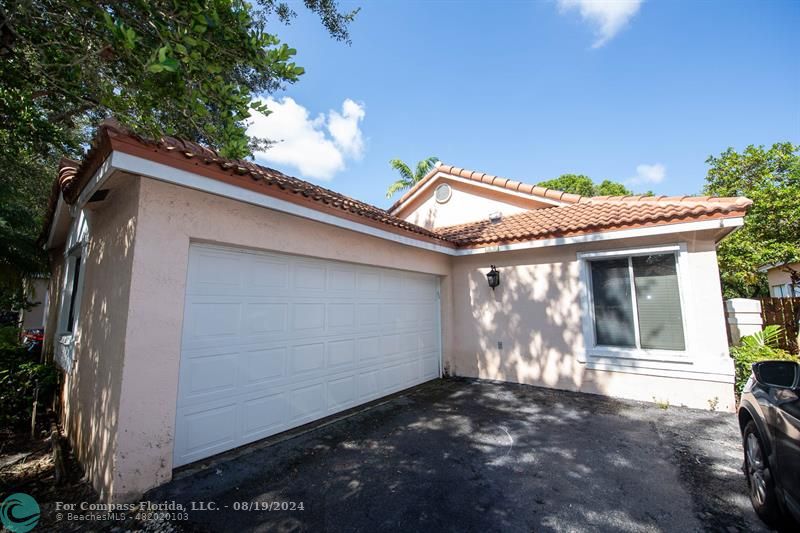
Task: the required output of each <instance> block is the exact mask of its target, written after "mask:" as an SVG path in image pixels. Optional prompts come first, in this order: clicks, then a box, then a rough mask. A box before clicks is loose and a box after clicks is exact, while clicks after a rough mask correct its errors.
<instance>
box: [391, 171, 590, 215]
mask: <svg viewBox="0 0 800 533" xmlns="http://www.w3.org/2000/svg"><path fill="white" fill-rule="evenodd" d="M439 172H442V173H444V174H450V175H451V176H456V177H459V178H464V179H468V180H472V181H476V182H479V183H485V184H488V185H494V186H495V187H502V188H504V189H508V190H510V191H514V192H521V193H523V194H530V195H532V196H539V197H542V198H547V199H549V200H554V201H557V202H563V203H567V204H574V203H578V202H579V201H580V199H581V196H580V195H578V194H572V193H568V192H564V191H557V190H555V189H548V188H547V187H539V186H538V185H531V184H530V183H522V182H520V181H515V180H511V179H508V178H503V177H500V176H493V175H492V174H486V173H485V172H479V171H477V170H468V169H465V168H460V167H454V166H452V165H445V164H444V163H439V164H437V166H435V167H434V168H432V169H431V171H430V172H428V173H427V174H426V175H425V177H424V178H422V179H421V180H420V181H418V182H417V183H415V184H414V186H413V187H411V188H410V189H409V190H407V191H406V192H405V194H403V196H401V197H400V199H399V200H398V201H396V202H395V203H394V204H392V206H391V207H390V208H389V212H390V213H393V212H394V211H395V210H397V209H398V208H399V207H400V206H401V205H402V204H404V203H405V202H406V200H408V199H409V198H411V196H413V195H414V193H416V192H417V191H418V190H420V189H421V188H422V187H424V186H425V184H426V183H427V182H429V181H430V180H431V179H432V178H433V177H434V176H435V175H436V174H438V173H439Z"/></svg>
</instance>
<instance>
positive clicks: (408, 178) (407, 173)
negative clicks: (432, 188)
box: [386, 156, 439, 198]
mask: <svg viewBox="0 0 800 533" xmlns="http://www.w3.org/2000/svg"><path fill="white" fill-rule="evenodd" d="M438 161H439V158H438V157H435V156H431V157H428V158H426V159H423V160H422V161H420V162H418V163H417V168H416V169H415V170H414V172H412V171H411V167H409V166H408V165H406V164H405V163H403V162H402V161H401V160H399V159H392V160H391V161H389V164H390V165H391V166H392V168H393V169H395V170H396V171H397V173H398V174H400V179H399V180H397V181H395V182H394V183H392V184H391V185H390V186H389V189H388V190H387V191H386V198H391V197H392V196H394V195H395V194H396V193H398V192H400V191H404V190H406V189H410V188H411V187H413V186H414V185H415V184H416V183H418V182H420V181H422V178H424V177H425V176H426V175H427V174H428V172H430V171H431V169H432V168H433V166H434V165H435V164H436V163H437V162H438Z"/></svg>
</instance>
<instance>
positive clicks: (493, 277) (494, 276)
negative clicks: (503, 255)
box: [486, 265, 500, 290]
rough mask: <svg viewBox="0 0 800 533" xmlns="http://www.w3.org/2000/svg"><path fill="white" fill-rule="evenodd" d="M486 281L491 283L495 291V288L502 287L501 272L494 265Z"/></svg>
mask: <svg viewBox="0 0 800 533" xmlns="http://www.w3.org/2000/svg"><path fill="white" fill-rule="evenodd" d="M486 280H487V281H488V282H489V286H490V287H491V288H492V290H494V288H495V287H497V286H498V285H500V272H498V271H497V269H496V268H495V267H494V265H492V269H491V270H490V271H489V272H488V273H487V274H486Z"/></svg>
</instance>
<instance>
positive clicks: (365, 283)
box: [357, 269, 381, 298]
mask: <svg viewBox="0 0 800 533" xmlns="http://www.w3.org/2000/svg"><path fill="white" fill-rule="evenodd" d="M357 278H358V292H359V296H363V297H367V298H369V297H370V296H373V297H374V296H377V295H378V294H380V290H381V274H380V272H379V271H377V270H368V269H361V270H359V272H358V273H357Z"/></svg>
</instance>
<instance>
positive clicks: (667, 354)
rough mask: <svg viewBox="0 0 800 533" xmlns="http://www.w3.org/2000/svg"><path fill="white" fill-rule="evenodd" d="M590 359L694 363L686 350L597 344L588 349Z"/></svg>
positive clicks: (587, 354) (587, 353)
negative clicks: (645, 348) (647, 348)
mask: <svg viewBox="0 0 800 533" xmlns="http://www.w3.org/2000/svg"><path fill="white" fill-rule="evenodd" d="M586 356H587V358H588V360H589V361H611V362H613V361H624V360H628V359H630V360H636V361H654V362H665V363H685V364H692V359H691V357H689V352H688V351H686V350H643V349H640V348H617V347H613V346H595V347H594V348H590V349H588V350H586Z"/></svg>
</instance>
